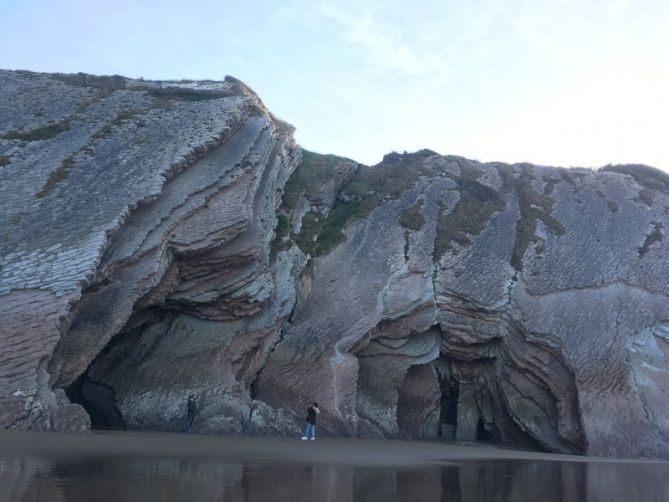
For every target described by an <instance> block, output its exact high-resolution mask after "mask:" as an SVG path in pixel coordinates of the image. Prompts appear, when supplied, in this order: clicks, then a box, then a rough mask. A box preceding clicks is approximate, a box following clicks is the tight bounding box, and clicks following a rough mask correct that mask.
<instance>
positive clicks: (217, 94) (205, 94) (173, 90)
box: [134, 86, 245, 101]
mask: <svg viewBox="0 0 669 502" xmlns="http://www.w3.org/2000/svg"><path fill="white" fill-rule="evenodd" d="M134 89H136V90H139V91H146V92H147V93H148V95H149V96H151V97H152V98H155V99H158V100H173V101H207V100H209V99H221V98H229V97H233V96H245V93H244V92H243V90H242V89H241V86H233V87H231V88H230V89H228V90H218V89H192V88H188V87H172V86H170V87H149V86H146V87H142V86H140V87H135V88H134Z"/></svg>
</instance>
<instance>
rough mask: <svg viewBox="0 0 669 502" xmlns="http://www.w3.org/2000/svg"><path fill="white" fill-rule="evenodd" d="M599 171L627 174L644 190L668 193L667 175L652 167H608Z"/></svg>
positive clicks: (638, 165)
mask: <svg viewBox="0 0 669 502" xmlns="http://www.w3.org/2000/svg"><path fill="white" fill-rule="evenodd" d="M601 170H602V171H604V172H609V173H619V174H627V175H629V176H631V177H632V178H634V179H635V180H636V182H637V183H638V184H639V185H641V186H643V187H645V188H648V189H650V190H660V191H662V192H665V193H669V174H667V173H665V172H664V171H660V170H659V169H655V168H654V167H650V166H645V165H643V164H628V165H622V166H620V165H608V166H606V167H602V169H601Z"/></svg>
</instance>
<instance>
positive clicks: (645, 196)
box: [634, 188, 655, 207]
mask: <svg viewBox="0 0 669 502" xmlns="http://www.w3.org/2000/svg"><path fill="white" fill-rule="evenodd" d="M654 199H655V192H654V191H653V190H649V189H647V188H642V189H641V190H639V195H637V196H636V198H635V199H634V201H635V202H640V203H641V204H645V205H647V206H648V207H653V200H654Z"/></svg>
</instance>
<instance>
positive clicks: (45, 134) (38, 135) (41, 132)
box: [2, 119, 70, 141]
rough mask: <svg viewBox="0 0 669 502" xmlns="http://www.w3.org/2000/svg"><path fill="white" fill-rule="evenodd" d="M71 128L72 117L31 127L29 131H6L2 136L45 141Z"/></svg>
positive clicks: (21, 139)
mask: <svg viewBox="0 0 669 502" xmlns="http://www.w3.org/2000/svg"><path fill="white" fill-rule="evenodd" d="M69 129H70V119H66V120H62V121H60V122H56V123H55V124H49V125H46V126H44V127H38V128H36V129H30V130H27V131H24V130H18V129H14V130H12V131H9V132H7V133H5V134H4V135H3V136H2V137H3V138H4V139H16V140H19V141H44V140H47V139H52V138H55V137H56V136H58V135H59V134H60V133H62V132H65V131H67V130H69Z"/></svg>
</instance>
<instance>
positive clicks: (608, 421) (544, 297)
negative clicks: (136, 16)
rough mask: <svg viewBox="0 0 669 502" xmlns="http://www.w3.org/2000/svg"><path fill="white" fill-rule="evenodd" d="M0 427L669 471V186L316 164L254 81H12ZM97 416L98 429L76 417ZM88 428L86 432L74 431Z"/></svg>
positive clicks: (573, 173)
mask: <svg viewBox="0 0 669 502" xmlns="http://www.w3.org/2000/svg"><path fill="white" fill-rule="evenodd" d="M0 79H1V80H2V89H3V91H2V96H1V101H0V110H1V113H0V118H1V123H0V138H1V139H0V155H2V157H1V158H2V159H5V161H4V162H3V163H4V164H5V165H3V166H2V167H0V170H1V171H2V173H3V176H2V177H1V178H0V190H1V191H2V194H3V202H2V204H3V211H2V216H1V217H2V219H3V221H2V232H3V236H2V240H1V241H0V249H1V250H2V255H1V258H0V312H1V313H2V314H1V316H2V323H1V328H0V329H2V338H1V340H2V343H3V351H2V355H0V425H1V426H3V427H20V428H33V429H34V428H38V429H73V428H74V429H76V428H80V429H85V428H86V427H87V426H88V420H89V417H90V419H91V420H92V421H93V425H94V426H107V427H129V428H133V429H159V430H183V429H184V428H185V427H187V422H188V417H187V407H186V399H187V396H188V395H190V394H195V396H196V401H197V409H196V412H195V414H194V417H193V422H192V429H193V430H195V431H198V432H210V433H255V434H274V435H276V434H279V435H283V434H288V435H290V434H296V433H297V432H298V430H299V427H300V426H301V421H302V420H303V413H304V411H303V410H304V408H305V407H306V404H307V403H308V402H311V401H314V400H316V401H319V402H320V403H321V405H322V408H323V412H322V414H321V416H320V418H319V422H320V425H321V429H322V431H323V432H324V433H327V434H334V435H352V436H356V435H357V436H372V437H406V438H438V437H441V438H447V439H458V440H465V441H473V440H489V441H500V442H504V443H507V444H513V445H519V446H524V447H530V448H536V449H543V450H549V451H558V452H579V453H589V454H595V455H621V456H622V455H624V456H637V455H648V456H667V455H669V421H668V420H669V419H668V418H667V417H669V399H667V396H666V392H667V390H666V389H669V371H668V370H669V363H668V360H669V286H667V285H668V284H669V255H668V253H669V252H668V250H667V249H668V248H667V246H666V244H665V235H666V228H667V227H668V225H669V177H668V176H667V175H666V174H664V173H662V172H660V171H657V170H654V169H652V168H648V167H646V166H608V167H606V168H603V169H601V170H598V171H592V170H587V169H561V168H552V167H543V166H533V165H529V164H516V165H508V164H501V163H488V164H483V163H479V162H475V161H471V160H467V159H464V158H460V157H453V156H440V155H438V154H436V153H434V152H431V151H427V150H424V151H420V152H416V153H413V154H395V153H394V154H389V155H387V156H386V157H385V158H384V160H383V162H381V163H380V164H378V165H376V166H373V167H367V166H362V165H359V164H357V163H356V162H354V161H351V160H348V159H343V158H340V157H336V156H331V155H327V156H324V155H318V154H314V153H311V152H307V151H302V150H301V149H300V148H299V147H297V146H296V145H295V143H294V140H293V137H292V128H291V127H290V126H289V125H287V124H285V123H284V122H282V121H280V120H278V119H277V118H276V117H274V116H272V115H271V114H270V113H269V112H268V111H267V110H266V108H265V107H264V106H263V104H262V102H261V101H260V100H259V98H258V97H257V96H256V95H255V94H254V93H253V92H252V91H251V90H250V89H248V88H247V87H246V86H244V85H243V84H242V83H240V82H239V81H236V80H235V79H232V78H229V79H226V81H225V82H219V83H216V82H147V81H137V80H130V79H125V78H122V77H91V76H86V75H47V74H34V73H27V72H2V73H0ZM72 402H74V403H79V404H80V405H81V406H79V404H71V403H72ZM82 406H83V408H82Z"/></svg>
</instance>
